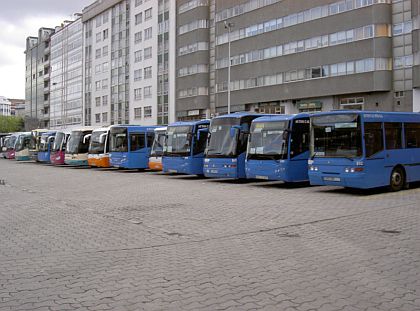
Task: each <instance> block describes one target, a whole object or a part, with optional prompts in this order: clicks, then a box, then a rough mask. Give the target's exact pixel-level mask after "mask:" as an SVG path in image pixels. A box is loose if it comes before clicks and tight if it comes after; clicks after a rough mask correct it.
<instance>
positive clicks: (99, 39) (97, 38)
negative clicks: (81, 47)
mask: <svg viewBox="0 0 420 311" xmlns="http://www.w3.org/2000/svg"><path fill="white" fill-rule="evenodd" d="M101 38H102V33H100V32H98V33H97V34H96V42H100V41H101Z"/></svg>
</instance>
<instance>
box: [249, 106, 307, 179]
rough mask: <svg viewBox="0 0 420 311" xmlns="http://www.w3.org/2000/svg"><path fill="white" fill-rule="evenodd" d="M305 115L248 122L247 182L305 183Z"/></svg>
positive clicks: (276, 116) (277, 116) (278, 116)
mask: <svg viewBox="0 0 420 311" xmlns="http://www.w3.org/2000/svg"><path fill="white" fill-rule="evenodd" d="M309 123H310V122H309V114H306V113H301V114H296V115H275V116H266V117H261V118H257V119H255V120H254V121H252V124H251V132H250V135H249V140H248V152H247V158H246V161H245V172H246V177H247V178H249V179H263V180H280V181H284V182H301V181H307V180H308V158H309V140H310V139H309V138H310V136H309V133H310V131H309V127H310V126H309Z"/></svg>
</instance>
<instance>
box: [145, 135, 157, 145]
mask: <svg viewBox="0 0 420 311" xmlns="http://www.w3.org/2000/svg"><path fill="white" fill-rule="evenodd" d="M154 140H155V133H147V147H149V148H151V147H152V145H153V141H154Z"/></svg>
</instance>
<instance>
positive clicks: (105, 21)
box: [102, 12, 109, 24]
mask: <svg viewBox="0 0 420 311" xmlns="http://www.w3.org/2000/svg"><path fill="white" fill-rule="evenodd" d="M108 18H109V16H108V12H105V13H103V16H102V24H106V23H108Z"/></svg>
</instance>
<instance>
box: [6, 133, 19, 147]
mask: <svg viewBox="0 0 420 311" xmlns="http://www.w3.org/2000/svg"><path fill="white" fill-rule="evenodd" d="M16 139H17V136H11V137H10V138H9V140H8V141H7V144H6V148H7V149H13V148H15V144H16Z"/></svg>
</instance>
